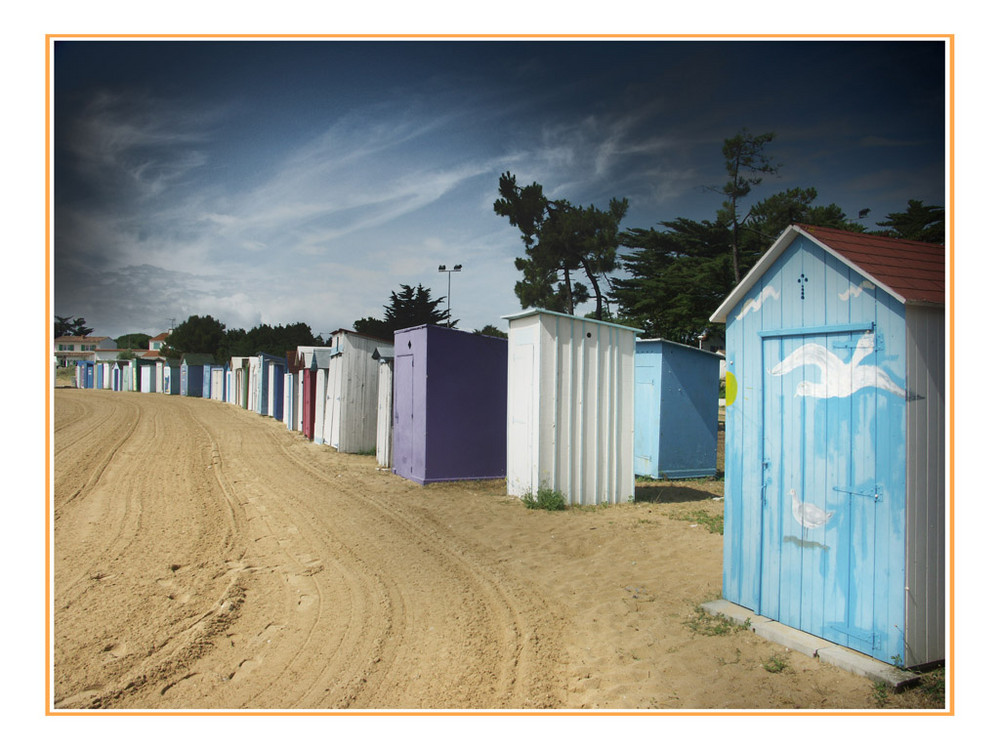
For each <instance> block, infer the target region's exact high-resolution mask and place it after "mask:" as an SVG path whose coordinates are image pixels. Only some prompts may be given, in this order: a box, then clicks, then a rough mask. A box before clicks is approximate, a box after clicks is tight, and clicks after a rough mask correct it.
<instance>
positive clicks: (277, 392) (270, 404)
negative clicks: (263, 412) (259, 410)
mask: <svg viewBox="0 0 1000 750" xmlns="http://www.w3.org/2000/svg"><path fill="white" fill-rule="evenodd" d="M285 367H286V363H285V358H284V357H276V356H274V355H268V359H267V416H269V417H273V418H274V419H277V420H279V421H280V420H282V419H283V417H284V405H285Z"/></svg>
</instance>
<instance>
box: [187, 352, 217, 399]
mask: <svg viewBox="0 0 1000 750" xmlns="http://www.w3.org/2000/svg"><path fill="white" fill-rule="evenodd" d="M211 363H212V355H211V354H185V355H184V356H183V357H181V390H180V395H182V396H197V397H199V398H201V397H204V383H205V367H206V365H209V366H210V365H211Z"/></svg>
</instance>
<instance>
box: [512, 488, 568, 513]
mask: <svg viewBox="0 0 1000 750" xmlns="http://www.w3.org/2000/svg"><path fill="white" fill-rule="evenodd" d="M521 502H522V503H524V507H526V508H530V509H531V510H566V497H565V495H563V494H562V493H561V492H559V491H558V490H552V489H548V488H546V487H539V488H538V493H537V495H536V494H535V493H532V492H529V493H527V494H525V495H523V496H522V497H521Z"/></svg>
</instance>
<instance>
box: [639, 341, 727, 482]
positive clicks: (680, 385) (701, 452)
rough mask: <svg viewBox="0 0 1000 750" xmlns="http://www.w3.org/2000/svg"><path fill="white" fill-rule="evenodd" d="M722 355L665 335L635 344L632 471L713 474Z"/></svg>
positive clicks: (661, 474) (679, 476)
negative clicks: (633, 456) (679, 341)
mask: <svg viewBox="0 0 1000 750" xmlns="http://www.w3.org/2000/svg"><path fill="white" fill-rule="evenodd" d="M721 359H722V355H720V354H716V353H715V352H710V351H707V350H704V349H697V348H695V347H692V346H686V345H684V344H678V343H676V342H674V341H666V340H664V339H639V340H638V341H637V342H636V344H635V473H636V474H637V475H639V476H644V477H667V478H668V479H685V478H690V477H708V476H715V474H716V472H717V470H718V466H717V458H718V441H719V362H720V360H721Z"/></svg>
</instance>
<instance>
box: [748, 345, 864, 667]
mask: <svg viewBox="0 0 1000 750" xmlns="http://www.w3.org/2000/svg"><path fill="white" fill-rule="evenodd" d="M871 341H872V337H871V335H870V334H865V333H861V332H858V333H837V334H830V333H828V334H820V335H808V336H788V337H780V338H770V339H765V340H764V342H763V347H764V351H763V362H764V371H765V373H764V413H763V419H762V437H763V444H764V459H765V472H764V476H765V481H764V486H763V488H762V501H763V516H762V518H763V523H762V541H761V561H760V571H761V572H760V575H761V581H760V584H761V585H760V588H761V601H760V612H761V613H762V614H764V615H766V616H768V617H771V618H774V619H776V620H779V621H780V622H782V623H784V624H786V625H789V626H791V627H794V628H798V629H801V630H804V631H806V632H810V633H813V634H815V635H819V636H821V637H823V638H826V639H827V640H831V641H834V642H836V643H840V644H843V645H846V646H849V647H850V648H854V649H856V650H859V651H863V652H866V653H872V649H873V643H874V640H873V639H874V619H873V612H874V606H875V601H874V595H875V594H874V592H875V567H874V560H875V551H876V547H877V543H878V539H877V537H876V532H877V529H876V524H875V509H874V503H875V502H877V498H876V497H875V494H876V493H875V489H874V488H875V487H876V477H875V445H874V442H875V429H874V428H875V424H874V420H875V405H876V404H875V398H876V390H877V388H876V387H875V386H874V385H873V384H874V383H875V382H876V380H875V379H873V378H872V377H871V373H870V372H866V371H865V368H864V366H862V365H861V362H862V361H863V360H864V358H865V357H866V356H867V354H868V353H869V352H870V347H871V346H872V344H871Z"/></svg>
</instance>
